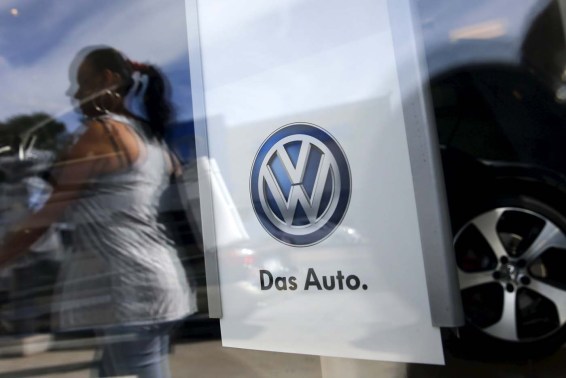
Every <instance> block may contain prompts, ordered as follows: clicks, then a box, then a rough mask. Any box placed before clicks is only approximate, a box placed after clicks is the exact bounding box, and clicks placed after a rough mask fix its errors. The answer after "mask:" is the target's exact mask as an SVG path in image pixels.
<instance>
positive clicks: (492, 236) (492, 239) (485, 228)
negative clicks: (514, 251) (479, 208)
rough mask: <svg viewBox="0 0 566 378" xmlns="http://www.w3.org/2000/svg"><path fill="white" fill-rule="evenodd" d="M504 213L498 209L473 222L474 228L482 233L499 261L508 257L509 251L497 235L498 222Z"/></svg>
mask: <svg viewBox="0 0 566 378" xmlns="http://www.w3.org/2000/svg"><path fill="white" fill-rule="evenodd" d="M503 211H504V210H503V209H496V210H493V211H490V212H488V213H485V214H482V215H480V216H479V217H477V218H475V219H474V220H473V221H472V223H473V224H474V226H476V227H477V228H478V230H479V231H480V232H481V234H482V235H483V237H484V238H485V240H486V241H487V243H488V244H489V246H490V247H491V250H492V251H493V253H495V256H496V257H497V259H498V260H499V259H500V258H501V257H503V256H507V251H506V250H505V247H504V246H503V244H502V243H501V239H499V235H498V234H497V221H498V220H499V218H500V217H501V214H503Z"/></svg>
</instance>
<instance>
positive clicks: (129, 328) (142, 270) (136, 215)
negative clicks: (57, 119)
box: [0, 47, 194, 377]
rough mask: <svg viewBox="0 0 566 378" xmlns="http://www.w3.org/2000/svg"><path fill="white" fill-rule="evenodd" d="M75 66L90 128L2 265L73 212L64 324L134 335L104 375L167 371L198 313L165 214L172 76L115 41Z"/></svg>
mask: <svg viewBox="0 0 566 378" xmlns="http://www.w3.org/2000/svg"><path fill="white" fill-rule="evenodd" d="M75 68H76V85H77V86H76V88H72V90H73V92H74V98H75V99H76V100H78V101H79V102H80V109H81V112H82V113H83V115H84V116H85V118H84V126H85V128H84V129H85V130H84V132H83V134H82V135H81V136H80V137H79V139H78V141H77V142H76V143H75V144H74V145H73V146H72V148H70V150H69V151H68V152H67V154H66V155H65V158H64V159H63V160H62V161H61V162H60V163H59V164H58V167H57V169H56V172H55V173H54V174H53V183H52V184H53V186H54V190H53V193H52V195H51V197H50V199H49V201H48V202H47V204H46V205H45V206H44V207H43V208H42V209H41V210H40V211H38V212H37V213H35V214H34V215H32V216H30V217H29V218H28V219H27V220H26V221H25V222H24V223H23V225H20V227H19V228H18V229H17V230H16V231H15V232H13V233H12V234H11V235H10V236H9V237H8V238H7V240H5V242H4V244H3V246H2V247H1V248H0V249H1V252H2V253H1V255H0V263H2V262H4V261H8V260H10V259H12V258H14V257H16V256H18V255H19V254H21V253H22V252H23V251H25V250H27V249H28V246H29V245H30V244H31V243H32V242H33V240H35V239H36V238H37V237H39V236H40V235H41V233H42V231H43V230H45V228H46V227H48V226H49V225H50V224H51V223H53V222H54V221H55V220H57V219H58V218H59V217H60V216H61V215H62V214H63V212H65V213H66V214H68V215H69V218H70V222H72V223H73V225H74V227H75V231H74V244H73V253H72V254H71V255H70V256H69V257H68V259H67V261H66V262H65V263H64V266H63V268H62V273H61V280H60V285H59V286H60V287H59V294H60V295H59V300H58V301H57V302H56V304H57V310H58V311H59V314H60V316H59V326H60V328H61V329H65V330H68V329H83V328H95V329H98V330H99V331H100V332H101V333H102V334H103V335H104V336H124V335H130V336H131V337H130V338H127V340H126V341H118V342H115V341H112V342H108V343H107V344H106V345H105V346H104V348H103V355H102V360H101V368H100V369H101V371H100V375H101V376H113V375H138V376H142V377H146V376H147V377H160V376H162V375H166V374H167V373H164V372H163V369H164V368H165V367H166V365H167V362H166V361H167V358H166V356H165V355H164V352H165V351H166V350H167V345H168V332H169V330H170V328H171V324H172V322H174V321H175V320H178V319H181V318H183V317H185V316H186V315H188V314H190V313H191V312H192V311H194V309H192V308H191V305H190V303H189V293H188V288H187V283H186V278H185V275H184V271H183V269H182V267H181V265H180V263H179V260H178V257H177V256H176V253H175V250H174V249H173V247H172V246H171V243H170V242H169V241H168V239H167V238H166V237H165V235H164V233H163V229H162V226H161V225H160V224H159V222H158V221H157V215H158V214H157V212H158V211H157V208H158V202H159V198H160V195H161V193H162V192H163V190H164V189H165V187H166V185H167V183H168V181H169V177H170V175H171V174H172V173H173V171H174V170H175V169H174V168H173V167H174V166H176V165H175V163H174V162H173V160H172V159H171V158H170V155H169V154H168V153H167V150H166V148H164V144H163V141H162V139H163V134H164V126H165V124H166V123H167V121H168V120H169V118H170V113H171V111H170V106H169V104H168V102H167V98H166V86H165V82H164V81H163V78H162V76H161V75H160V74H159V72H158V71H157V70H156V69H155V68H154V67H152V66H149V65H143V64H138V63H134V62H131V61H129V60H127V59H126V58H125V57H124V56H123V55H122V54H121V53H120V52H118V51H116V50H114V49H112V48H107V47H100V48H96V49H86V50H83V51H82V52H81V53H80V54H79V55H78V56H77V59H75ZM72 74H74V72H72ZM132 335H133V336H132ZM105 339H107V340H110V339H116V338H112V337H107V338H105ZM119 339H120V338H119ZM121 339H122V340H123V339H124V338H123V337H122V338H121Z"/></svg>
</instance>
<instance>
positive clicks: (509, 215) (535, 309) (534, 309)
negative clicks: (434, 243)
mask: <svg viewBox="0 0 566 378" xmlns="http://www.w3.org/2000/svg"><path fill="white" fill-rule="evenodd" d="M466 218H467V220H466V221H464V222H462V223H460V226H459V227H458V228H457V229H456V232H455V234H454V235H455V236H454V249H455V253H456V264H457V268H458V277H459V283H460V290H461V294H462V302H463V305H464V312H465V315H466V321H467V324H468V326H467V327H466V328H465V329H464V332H463V334H464V338H467V339H468V341H470V339H472V340H473V341H475V347H476V348H477V346H478V344H477V342H478V341H481V342H482V343H483V345H485V346H486V347H487V349H486V350H485V352H487V353H493V352H495V353H496V354H499V355H502V354H504V353H505V352H509V353H511V354H514V355H515V356H516V357H525V356H535V355H540V354H547V353H550V352H551V351H554V350H555V349H556V348H558V347H559V346H560V345H561V344H562V343H563V341H564V339H565V337H564V336H565V333H566V332H565V329H566V327H565V325H566V217H565V216H564V215H562V214H561V213H560V212H558V211H557V210H555V208H553V207H551V206H549V205H547V204H545V203H543V202H541V201H539V200H537V199H535V198H532V197H528V196H521V195H513V196H510V197H499V198H497V199H495V200H493V201H490V203H489V204H485V205H484V206H483V208H481V210H477V211H475V212H469V213H468V215H467V217H466ZM489 347H492V349H490V348H489Z"/></svg>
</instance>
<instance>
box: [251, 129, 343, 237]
mask: <svg viewBox="0 0 566 378" xmlns="http://www.w3.org/2000/svg"><path fill="white" fill-rule="evenodd" d="M250 191H251V199H252V204H253V207H254V210H255V213H256V215H257V217H258V219H259V221H260V223H261V225H262V226H263V227H264V228H265V230H266V231H267V232H268V233H269V234H270V235H271V236H273V237H274V238H275V239H277V240H279V241H280V242H282V243H285V244H288V245H292V246H297V247H304V246H309V245H312V244H316V243H318V242H320V241H322V240H324V239H325V238H327V237H328V236H329V235H330V234H331V233H332V232H333V231H334V230H335V229H336V227H337V226H338V225H339V224H340V222H341V221H342V219H343V218H344V215H345V214H346V210H347V209H348V204H349V202H350V192H351V178H350V167H349V165H348V161H347V160H346V155H345V154H344V151H343V150H342V148H341V147H340V145H339V144H338V142H336V140H335V139H334V138H333V137H332V136H331V135H330V134H329V133H328V132H326V131H325V130H323V129H321V128H320V127H318V126H315V125H311V124H307V123H294V124H290V125H286V126H283V127H282V128H280V129H279V130H277V131H275V132H274V133H273V134H271V135H270V136H269V137H268V138H267V140H266V141H265V142H263V144H262V146H261V147H260V149H259V151H258V153H257V155H256V157H255V160H254V163H253V168H252V173H251V178H250Z"/></svg>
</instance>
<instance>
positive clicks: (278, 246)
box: [187, 0, 443, 363]
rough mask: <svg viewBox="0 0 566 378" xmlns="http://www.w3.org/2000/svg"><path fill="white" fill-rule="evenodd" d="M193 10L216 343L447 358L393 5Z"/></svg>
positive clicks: (289, 4)
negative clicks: (428, 273) (435, 308)
mask: <svg viewBox="0 0 566 378" xmlns="http://www.w3.org/2000/svg"><path fill="white" fill-rule="evenodd" d="M396 1H398V4H405V8H406V10H407V12H408V11H409V7H408V6H406V2H405V1H404V0H396ZM191 4H192V5H191ZM187 5H188V7H187V15H188V16H189V15H192V16H191V17H192V18H191V17H188V20H189V21H188V22H189V44H190V43H191V40H192V39H193V38H194V36H192V35H191V32H190V31H191V30H195V25H193V24H191V19H192V20H195V18H194V15H193V14H192V12H194V11H196V9H195V7H198V22H199V26H198V33H199V34H200V37H199V38H200V53H201V56H200V62H202V78H203V89H204V106H205V110H206V132H207V134H208V140H207V141H206V140H204V141H203V140H201V141H200V142H201V143H202V144H203V145H205V146H206V143H208V159H209V160H208V161H207V163H206V164H203V165H201V167H206V170H207V173H208V174H209V175H210V177H211V179H210V183H211V185H212V189H211V190H212V195H211V196H210V197H207V198H208V199H209V200H210V201H211V202H212V209H213V219H212V220H211V221H212V222H213V226H214V233H215V248H216V252H217V256H218V266H219V282H220V292H221V304H222V320H221V327H222V341H223V345H225V346H229V347H239V348H250V349H261V350H270V351H281V352H292V353H305V354H315V355H323V356H336V357H348V358H360V359H376V360H391V361H406V362H423V363H443V353H442V344H441V340H440V332H439V329H438V328H435V327H433V326H432V322H431V313H430V303H429V293H428V292H427V284H426V277H425V269H424V260H423V249H422V244H421V235H420V228H419V219H418V214H417V206H416V200H415V186H414V182H413V176H412V173H411V162H410V158H409V147H408V146H409V145H408V142H407V134H406V128H407V127H408V125H407V123H406V122H407V120H406V119H404V113H403V99H402V91H401V87H400V84H399V83H400V81H399V76H398V72H399V67H400V64H402V63H403V62H399V61H398V59H399V51H397V52H396V51H395V46H394V42H393V41H394V38H393V34H392V23H391V21H390V9H388V2H387V1H386V0H354V1H343V0H340V1H338V0H309V1H302V0H301V1H299V0H280V1H265V0H230V1H199V2H198V4H196V5H195V4H194V3H193V2H192V1H189V0H188V1H187ZM403 9H404V8H403ZM406 17H407V19H408V20H410V19H411V17H410V14H408V13H407V14H406ZM406 27H407V28H408V29H407V30H409V31H410V30H411V29H410V28H411V25H410V22H408V23H407V26H406ZM409 34H410V35H412V31H410V33H409ZM410 46H411V45H407V48H409V49H410V48H411V47H410ZM403 47H404V46H401V50H402V49H403ZM193 51H194V48H193ZM396 54H397V55H396ZM414 55H415V52H414V51H411V52H410V53H409V55H408V56H410V57H412V58H411V59H413V58H414ZM191 59H195V57H194V56H191ZM191 64H192V63H191ZM192 68H194V67H192ZM414 89H415V91H417V90H419V91H420V89H418V88H414ZM203 198H205V197H203ZM205 200H206V198H205ZM204 208H205V207H203V209H204ZM209 247H210V246H209Z"/></svg>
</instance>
